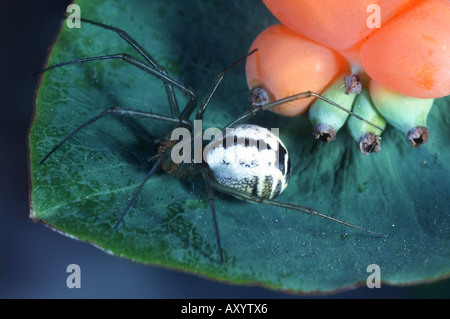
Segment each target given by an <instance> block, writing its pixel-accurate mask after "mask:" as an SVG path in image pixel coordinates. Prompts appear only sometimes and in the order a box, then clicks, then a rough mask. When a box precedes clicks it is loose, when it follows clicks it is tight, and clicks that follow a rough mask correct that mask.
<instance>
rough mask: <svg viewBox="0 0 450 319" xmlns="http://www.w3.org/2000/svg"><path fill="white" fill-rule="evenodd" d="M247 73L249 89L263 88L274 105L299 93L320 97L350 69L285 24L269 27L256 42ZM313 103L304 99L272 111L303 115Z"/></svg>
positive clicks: (334, 53)
mask: <svg viewBox="0 0 450 319" xmlns="http://www.w3.org/2000/svg"><path fill="white" fill-rule="evenodd" d="M253 49H257V51H256V53H254V54H252V55H251V56H249V57H248V59H247V64H246V73H247V82H248V85H249V87H250V89H252V88H254V87H257V86H260V87H262V88H264V89H265V90H266V91H267V92H268V94H269V99H270V100H271V101H275V100H279V99H281V98H285V97H288V96H291V95H294V94H297V93H301V92H305V91H312V92H316V93H320V92H321V91H322V90H323V89H324V88H325V87H326V86H327V85H328V84H329V83H330V82H331V81H332V80H333V79H334V78H335V77H336V75H337V74H339V73H340V72H341V71H342V70H344V69H345V68H347V69H348V73H350V71H349V66H348V64H347V62H346V61H345V59H344V58H343V57H342V56H340V55H339V54H338V53H336V52H334V51H332V50H330V49H328V48H326V47H324V46H322V45H320V44H318V43H315V42H314V41H312V40H310V39H307V38H305V37H303V36H301V35H298V34H297V33H295V32H293V31H291V30H290V29H288V28H287V27H285V26H284V25H282V24H277V25H273V26H270V27H268V28H267V29H266V30H264V31H263V32H262V33H261V34H260V35H259V36H258V37H257V38H256V39H255V41H254V42H253V44H252V46H251V48H250V51H251V50H253ZM313 100H314V99H312V98H308V99H301V100H297V101H293V102H289V103H286V104H283V105H281V106H278V107H276V108H274V109H273V111H274V112H276V113H279V114H282V115H285V116H297V115H300V114H302V113H304V112H305V111H306V110H307V109H308V107H309V105H310V104H311V103H312V102H313Z"/></svg>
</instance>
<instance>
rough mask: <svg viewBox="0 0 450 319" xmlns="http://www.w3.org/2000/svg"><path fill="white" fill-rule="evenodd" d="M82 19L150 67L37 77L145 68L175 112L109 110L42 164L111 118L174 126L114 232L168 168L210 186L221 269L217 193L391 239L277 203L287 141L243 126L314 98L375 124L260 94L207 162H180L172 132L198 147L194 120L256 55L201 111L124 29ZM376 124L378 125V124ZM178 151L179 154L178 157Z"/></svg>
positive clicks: (286, 171) (209, 151)
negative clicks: (314, 102)
mask: <svg viewBox="0 0 450 319" xmlns="http://www.w3.org/2000/svg"><path fill="white" fill-rule="evenodd" d="M80 20H81V21H83V22H85V23H88V24H92V25H95V26H98V27H100V28H103V29H107V30H110V31H112V32H114V33H116V34H118V35H119V36H120V37H121V38H123V39H124V40H125V41H126V42H127V43H128V45H130V46H131V47H132V48H133V49H134V50H135V51H136V52H137V53H138V54H139V55H141V56H142V57H143V58H144V59H145V61H146V62H145V63H144V62H142V61H141V60H138V59H136V58H134V57H132V56H130V55H128V54H110V55H102V56H94V57H86V58H82V59H77V60H71V61H66V62H61V63H57V64H54V65H52V66H49V67H47V68H45V69H43V70H41V71H40V72H38V73H37V74H39V73H43V72H47V71H49V70H51V69H54V68H59V67H63V66H67V65H70V64H79V63H86V62H91V61H101V60H122V61H124V62H126V63H129V64H131V65H133V66H136V67H138V68H140V69H142V70H143V71H145V72H147V73H149V74H151V75H153V76H154V77H156V78H158V79H160V80H161V81H162V82H163V84H164V87H165V90H166V95H167V98H168V102H169V108H170V113H171V115H170V116H167V115H163V114H159V113H152V112H144V111H138V110H132V109H126V108H109V109H106V110H105V111H103V112H101V113H100V114H98V115H97V116H95V117H93V118H91V119H89V120H87V121H86V122H84V123H83V124H81V125H80V126H79V127H78V128H76V129H75V130H74V131H72V132H71V133H70V134H68V135H67V136H66V137H65V138H64V139H62V140H61V141H60V142H59V143H58V144H57V145H56V146H54V147H53V149H51V150H50V151H49V152H48V153H47V155H45V157H44V158H43V159H42V160H41V161H40V164H41V165H42V164H44V162H45V161H47V160H48V159H49V157H50V156H51V155H52V154H53V153H54V152H55V151H56V150H58V149H59V148H60V147H61V146H63V145H64V144H65V143H66V142H67V141H68V140H69V139H70V138H71V137H73V136H74V135H75V134H77V133H78V132H79V131H81V130H82V129H84V128H86V127H87V126H89V125H91V124H92V123H94V122H96V121H97V120H99V119H101V118H103V117H105V116H107V115H110V114H117V115H124V116H134V117H139V118H148V119H152V120H156V121H164V122H168V123H171V124H172V128H171V129H170V130H169V131H168V132H167V133H166V135H165V136H166V138H165V139H164V140H162V141H159V146H158V152H157V154H156V155H155V156H153V157H152V158H151V159H150V161H151V162H152V166H151V168H150V170H149V172H148V173H147V175H146V177H145V178H144V180H143V181H142V182H141V183H140V184H139V186H138V187H137V188H136V190H135V191H134V193H133V196H132V197H131V199H130V200H129V202H128V204H127V205H126V206H125V205H124V206H125V208H124V209H123V211H122V212H121V213H120V216H119V217H118V219H117V222H116V223H115V225H114V226H113V229H117V228H118V227H119V226H120V223H121V222H122V220H123V219H124V217H125V216H126V214H127V212H128V211H129V209H130V208H131V207H132V205H133V203H134V201H135V200H136V198H137V196H138V195H139V193H140V192H141V190H142V189H143V187H144V185H145V184H146V183H147V181H148V180H149V179H150V178H151V176H152V175H153V174H154V173H155V172H156V171H157V169H162V170H163V171H165V172H167V173H169V174H171V175H174V176H176V177H179V178H191V179H194V178H196V177H201V178H202V180H203V182H204V184H205V188H206V193H207V198H208V203H209V206H210V210H211V215H212V219H213V226H214V231H215V237H216V243H217V250H218V255H219V258H220V262H221V264H223V262H224V258H223V252H222V245H221V242H220V232H219V225H218V222H217V214H216V209H215V206H214V192H213V189H215V190H217V191H219V192H222V193H225V194H228V195H231V196H234V197H236V198H238V199H241V200H245V201H248V202H253V203H260V204H266V205H273V206H277V207H283V208H286V209H290V210H296V211H299V212H302V213H307V214H311V215H316V216H320V217H322V218H325V219H327V220H330V221H333V222H336V223H340V224H342V225H345V226H348V227H352V228H355V229H358V230H360V231H363V232H366V233H369V234H372V235H375V236H379V237H387V236H385V235H383V234H380V233H377V232H374V231H371V230H368V229H365V228H362V227H360V226H356V225H353V224H350V223H347V222H345V221H342V220H338V219H335V218H333V217H331V216H328V215H325V214H323V213H320V212H318V211H316V210H314V209H312V208H309V207H305V206H301V205H295V204H291V203H284V202H279V201H275V200H274V198H275V197H277V196H278V195H279V194H280V193H281V192H282V191H283V190H284V189H285V188H286V187H287V185H288V182H289V177H290V169H291V164H290V159H289V155H288V151H287V149H286V147H285V146H284V144H283V142H282V141H281V140H280V139H279V138H278V136H277V135H276V134H274V133H272V132H271V131H269V130H268V129H267V128H264V127H260V126H257V125H253V124H242V123H244V122H245V121H246V120H248V119H250V118H251V117H253V116H254V115H255V114H257V113H259V112H262V111H265V110H268V109H270V108H273V107H275V106H278V105H281V104H283V103H287V102H290V101H294V100H297V99H303V98H310V97H316V98H318V99H322V100H324V101H326V102H327V103H330V104H331V105H334V106H336V107H338V108H340V109H342V110H344V111H345V112H347V113H349V114H350V115H352V116H356V117H357V118H358V119H360V120H363V121H365V122H367V123H370V122H368V121H367V120H365V119H363V118H361V117H360V116H358V115H356V114H353V113H352V112H350V111H347V110H346V109H343V108H342V107H341V106H339V105H338V104H336V103H335V102H333V101H331V100H329V99H327V98H325V97H324V96H321V95H320V94H317V93H314V92H311V91H307V92H302V93H299V94H295V95H292V96H289V97H287V98H283V99H280V100H277V101H273V102H264V101H263V102H260V100H264V96H262V97H258V96H256V97H255V94H258V93H257V92H254V91H253V92H251V100H252V101H259V102H254V103H252V104H253V108H251V109H249V110H248V111H247V112H245V113H243V114H242V115H240V116H238V117H237V118H236V119H234V120H233V121H231V122H230V123H228V124H227V125H226V126H225V127H223V129H222V130H221V132H222V133H223V135H222V136H220V137H219V138H218V137H217V135H216V138H215V139H213V140H212V142H211V143H210V144H208V145H207V146H205V147H204V148H202V151H203V154H204V157H205V161H196V160H192V159H191V158H190V157H189V158H188V160H184V161H175V160H174V155H175V154H177V153H178V155H179V148H176V146H180V145H179V143H181V142H178V141H177V140H176V139H173V138H171V137H168V136H170V133H171V132H172V137H173V132H175V131H176V129H185V130H189V132H190V137H189V139H188V141H187V142H186V141H185V142H184V144H183V145H184V146H189V147H191V146H193V144H194V142H195V139H196V138H198V136H197V137H196V134H194V133H193V132H195V130H193V124H192V121H191V120H190V117H191V115H193V114H194V112H195V111H196V115H195V120H202V119H203V115H204V113H205V111H206V110H207V107H208V105H209V103H210V100H211V98H212V96H213V95H214V93H215V92H216V90H217V88H218V87H219V85H220V83H221V82H222V80H223V79H224V77H225V74H226V73H227V72H229V71H230V70H232V69H233V68H234V67H235V66H237V65H238V64H240V63H242V62H243V61H245V60H246V58H247V56H248V55H251V54H253V53H254V52H255V51H256V50H253V51H252V52H250V53H248V54H247V55H246V56H244V57H242V58H241V59H239V60H237V61H236V62H234V63H233V64H232V65H230V66H229V67H228V68H226V69H225V70H224V71H222V72H221V73H220V74H219V75H218V76H217V78H216V80H215V82H214V84H213V86H212V88H211V90H210V91H209V93H208V95H207V96H206V98H205V99H204V101H203V103H202V104H201V105H200V106H199V107H197V103H198V97H197V94H196V93H195V92H194V91H193V90H192V89H191V88H190V87H188V86H187V85H185V84H184V83H182V82H179V81H177V80H176V79H174V78H172V77H171V76H170V75H169V74H168V73H167V71H166V70H165V69H164V68H163V67H162V66H161V65H159V64H158V63H157V62H156V61H155V60H154V59H153V58H152V56H151V55H150V54H149V53H148V52H147V51H146V50H145V49H144V48H143V47H142V46H140V45H139V44H138V43H137V42H136V41H135V40H134V39H133V38H132V37H131V36H130V35H129V34H128V33H126V32H125V31H124V30H122V29H119V28H116V27H112V26H109V25H105V24H103V23H99V22H96V21H92V20H88V19H85V18H81V19H80ZM175 89H176V90H179V91H180V92H182V93H183V94H185V95H186V96H187V97H188V99H189V101H188V102H187V104H186V105H185V106H184V108H182V109H181V110H180V108H179V106H178V101H177V99H176V95H175ZM194 124H195V122H194ZM370 124H371V125H374V124H372V123H370ZM175 149H177V151H176V152H175ZM182 153H183V154H184V157H183V158H184V159H186V155H187V154H186V153H185V152H184V149H183V151H182Z"/></svg>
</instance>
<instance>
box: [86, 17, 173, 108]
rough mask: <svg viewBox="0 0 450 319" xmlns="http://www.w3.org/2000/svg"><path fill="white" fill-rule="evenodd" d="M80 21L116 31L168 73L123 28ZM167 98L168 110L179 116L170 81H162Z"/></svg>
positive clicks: (160, 69)
mask: <svg viewBox="0 0 450 319" xmlns="http://www.w3.org/2000/svg"><path fill="white" fill-rule="evenodd" d="M80 21H83V22H86V23H89V24H92V25H95V26H98V27H101V28H103V29H107V30H110V31H112V32H115V33H117V34H118V35H119V36H120V37H121V38H122V39H124V40H125V41H126V42H127V43H128V44H129V45H130V46H131V47H132V48H133V49H134V50H136V52H138V53H139V54H140V55H141V56H142V57H144V59H145V60H146V61H147V62H148V63H149V64H150V65H151V66H153V67H154V68H155V69H157V70H159V72H161V73H163V74H166V75H167V74H168V73H167V71H166V69H164V68H163V67H162V66H161V65H160V64H159V63H158V62H157V61H156V60H155V59H154V58H153V57H152V56H151V55H150V54H149V53H148V52H147V51H146V50H145V49H144V48H143V47H142V46H141V45H140V44H139V43H137V42H136V40H134V39H133V38H132V37H131V36H130V35H129V34H128V33H127V32H126V31H125V30H122V29H119V28H116V27H113V26H109V25H106V24H103V23H100V22H96V21H92V20H89V19H85V18H80ZM164 86H165V89H166V94H167V98H168V100H169V107H170V112H171V114H172V115H173V116H180V110H179V107H178V102H177V99H176V97H175V91H174V88H173V86H172V84H170V83H164Z"/></svg>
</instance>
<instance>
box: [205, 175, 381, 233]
mask: <svg viewBox="0 0 450 319" xmlns="http://www.w3.org/2000/svg"><path fill="white" fill-rule="evenodd" d="M210 184H211V186H212V187H213V188H215V189H217V190H219V191H220V192H222V193H225V194H228V195H232V196H234V197H237V198H239V199H242V200H246V201H251V202H255V203H261V204H266V205H272V206H277V207H283V208H286V209H290V210H295V211H298V212H302V213H306V214H309V215H315V216H319V217H322V218H325V219H328V220H330V221H332V222H335V223H339V224H342V225H345V226H348V227H351V228H355V229H358V230H360V231H363V232H366V233H369V234H371V235H375V236H377V237H383V238H386V237H388V236H387V235H383V234H380V233H377V232H374V231H371V230H368V229H365V228H362V227H359V226H356V225H353V224H350V223H347V222H344V221H342V220H339V219H336V218H333V217H331V216H328V215H325V214H322V213H320V212H318V211H316V210H314V209H312V208H309V207H306V206H300V205H294V204H289V203H283V202H278V201H274V200H271V199H266V198H260V197H256V196H253V195H251V194H248V193H245V192H242V191H239V190H237V189H233V188H229V187H226V186H223V185H221V184H219V183H217V182H215V181H214V180H211V181H210Z"/></svg>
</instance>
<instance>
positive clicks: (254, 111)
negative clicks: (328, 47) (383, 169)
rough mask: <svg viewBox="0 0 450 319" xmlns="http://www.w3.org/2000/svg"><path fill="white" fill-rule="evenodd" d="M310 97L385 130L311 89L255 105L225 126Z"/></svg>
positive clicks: (381, 130)
mask: <svg viewBox="0 0 450 319" xmlns="http://www.w3.org/2000/svg"><path fill="white" fill-rule="evenodd" d="M310 97H316V98H318V99H321V100H323V101H325V102H327V103H329V104H331V105H333V106H335V107H337V108H339V109H341V110H343V111H345V112H347V113H348V114H350V115H351V116H354V117H356V118H357V119H358V120H361V121H364V122H366V123H368V124H370V125H372V126H373V127H375V128H377V129H378V130H380V132H383V129H382V128H381V127H379V126H377V125H375V124H373V123H372V122H370V121H368V120H366V119H364V118H363V117H361V116H359V115H357V114H355V113H353V112H351V111H349V110H347V109H345V108H343V107H342V106H340V105H339V104H337V103H336V102H333V101H332V100H330V99H327V98H326V97H324V96H322V95H320V94H317V93H314V92H311V91H307V92H302V93H298V94H295V95H292V96H288V97H285V98H283V99H280V100H277V101H273V102H270V103H267V104H264V105H258V106H256V107H254V108H253V109H251V110H249V111H247V112H245V113H244V114H242V115H241V116H239V117H237V118H236V119H235V120H233V121H232V122H230V123H229V124H228V125H227V126H225V128H228V127H231V126H233V125H236V124H239V123H242V122H244V121H246V120H248V119H249V118H251V117H253V116H255V115H256V114H258V113H259V112H261V111H265V110H268V109H271V108H273V107H276V106H279V105H282V104H284V103H288V102H292V101H295V100H300V99H306V98H310Z"/></svg>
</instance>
